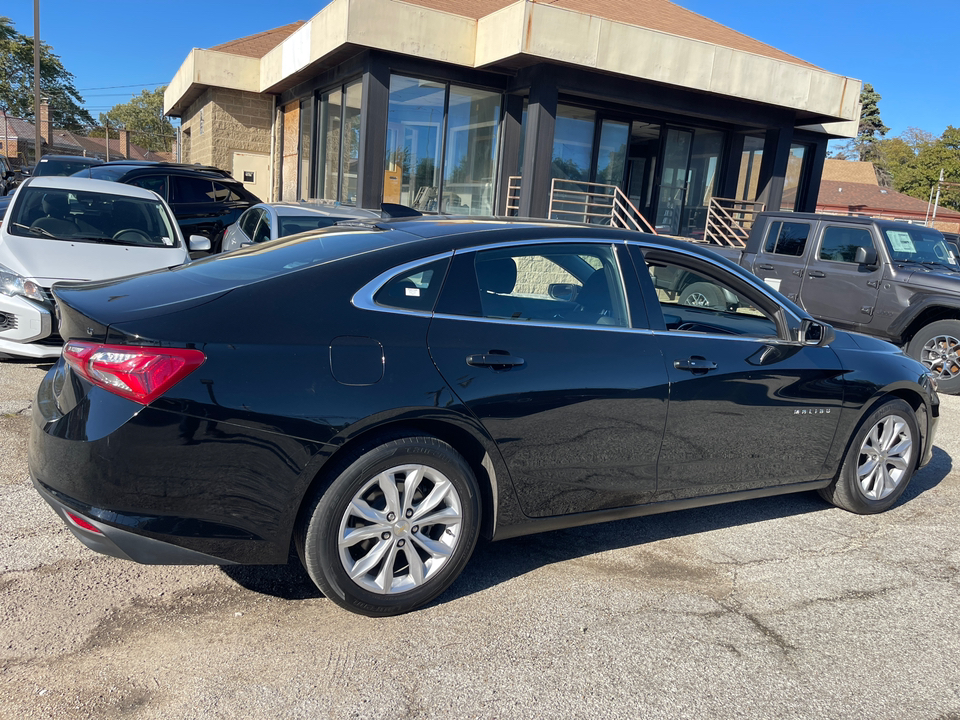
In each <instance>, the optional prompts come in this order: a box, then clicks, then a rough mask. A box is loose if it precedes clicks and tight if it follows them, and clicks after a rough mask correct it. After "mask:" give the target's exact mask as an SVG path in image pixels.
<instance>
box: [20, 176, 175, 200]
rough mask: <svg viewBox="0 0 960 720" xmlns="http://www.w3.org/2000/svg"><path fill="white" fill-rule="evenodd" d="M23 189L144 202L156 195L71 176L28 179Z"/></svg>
mask: <svg viewBox="0 0 960 720" xmlns="http://www.w3.org/2000/svg"><path fill="white" fill-rule="evenodd" d="M23 187H25V188H26V187H32V188H49V189H51V190H73V191H76V192H98V193H106V194H108V195H119V196H121V197H134V198H141V199H144V200H154V201H155V200H156V199H157V194H156V193H155V192H153V191H152V190H146V189H145V188H141V187H137V186H136V185H124V184H122V183H115V182H111V181H109V180H94V179H92V178H83V177H75V176H73V175H67V176H61V175H44V176H41V177H31V178H28V179H27V180H26V181H25V182H24V184H23Z"/></svg>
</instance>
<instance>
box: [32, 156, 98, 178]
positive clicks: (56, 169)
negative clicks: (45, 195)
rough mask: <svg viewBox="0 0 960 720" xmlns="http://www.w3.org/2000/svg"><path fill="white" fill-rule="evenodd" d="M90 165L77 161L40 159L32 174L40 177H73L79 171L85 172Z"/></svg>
mask: <svg viewBox="0 0 960 720" xmlns="http://www.w3.org/2000/svg"><path fill="white" fill-rule="evenodd" d="M89 167H90V163H88V162H82V161H78V160H44V159H43V158H41V159H40V162H38V163H37V169H36V170H34V172H33V174H34V175H37V176H41V175H73V174H74V173H76V172H79V171H80V170H86V169H87V168H89Z"/></svg>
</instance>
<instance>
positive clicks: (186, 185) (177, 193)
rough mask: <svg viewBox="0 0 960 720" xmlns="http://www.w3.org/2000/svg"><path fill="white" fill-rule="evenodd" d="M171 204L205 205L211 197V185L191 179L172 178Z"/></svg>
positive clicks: (208, 181) (198, 179)
mask: <svg viewBox="0 0 960 720" xmlns="http://www.w3.org/2000/svg"><path fill="white" fill-rule="evenodd" d="M170 180H171V182H172V184H173V202H178V203H206V202H210V200H211V198H212V197H213V183H212V182H211V181H210V180H201V179H200V178H192V177H172V178H170Z"/></svg>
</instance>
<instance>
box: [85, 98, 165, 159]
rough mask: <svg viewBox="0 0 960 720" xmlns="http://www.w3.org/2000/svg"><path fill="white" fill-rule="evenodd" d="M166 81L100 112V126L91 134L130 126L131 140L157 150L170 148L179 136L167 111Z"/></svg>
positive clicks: (100, 134)
mask: <svg viewBox="0 0 960 720" xmlns="http://www.w3.org/2000/svg"><path fill="white" fill-rule="evenodd" d="M166 87H167V86H166V85H164V86H162V87H158V88H157V89H155V90H152V91H151V90H143V91H141V93H140V94H139V95H135V96H134V97H133V98H131V100H130V102H125V103H120V104H118V105H114V106H113V107H112V108H111V109H110V111H109V112H107V113H101V114H100V122H99V127H97V128H96V129H95V130H92V131H91V132H90V135H91V136H94V137H103V132H104V130H103V128H104V125H105V124H106V123H109V126H110V129H111V130H114V129H119V130H128V131H129V132H130V140H131V141H132V142H135V143H136V144H137V145H140V146H141V147H144V148H146V149H147V150H153V151H154V152H168V151H169V150H170V148H171V147H172V146H173V140H174V137H175V133H174V129H173V125H172V124H171V122H170V120H168V119H167V118H166V116H165V115H164V114H163V91H164V90H166Z"/></svg>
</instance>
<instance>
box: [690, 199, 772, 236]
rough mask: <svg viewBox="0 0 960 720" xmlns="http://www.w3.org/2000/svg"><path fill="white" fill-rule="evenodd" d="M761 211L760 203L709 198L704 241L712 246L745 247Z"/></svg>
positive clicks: (762, 207) (762, 206) (762, 205)
mask: <svg viewBox="0 0 960 720" xmlns="http://www.w3.org/2000/svg"><path fill="white" fill-rule="evenodd" d="M763 210H764V204H763V203H762V202H750V201H747V200H734V199H732V198H710V205H709V207H708V209H707V224H706V227H705V228H704V231H703V239H704V241H706V242H708V243H711V244H713V245H727V246H729V247H745V246H746V244H747V238H748V237H749V236H750V228H752V227H753V221H754V220H756V217H757V215H759V214H760V213H762V212H763Z"/></svg>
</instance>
